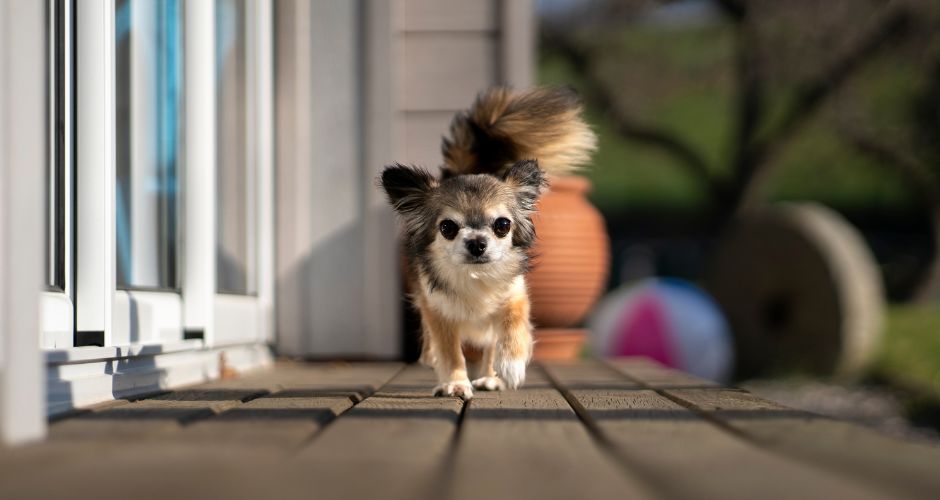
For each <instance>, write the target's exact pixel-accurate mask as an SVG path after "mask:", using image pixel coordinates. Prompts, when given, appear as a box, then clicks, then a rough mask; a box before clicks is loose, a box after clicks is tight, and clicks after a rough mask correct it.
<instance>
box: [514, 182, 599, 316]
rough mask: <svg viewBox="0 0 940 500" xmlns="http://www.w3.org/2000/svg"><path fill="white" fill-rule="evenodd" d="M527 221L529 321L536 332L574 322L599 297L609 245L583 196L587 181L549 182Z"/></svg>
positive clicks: (588, 186) (597, 215) (594, 209)
mask: <svg viewBox="0 0 940 500" xmlns="http://www.w3.org/2000/svg"><path fill="white" fill-rule="evenodd" d="M550 182H551V187H550V189H549V191H548V193H546V194H545V195H544V196H542V199H541V200H540V201H539V210H538V213H537V214H536V216H535V217H534V218H533V220H534V222H535V231H536V235H537V238H538V239H537V241H536V244H535V247H534V248H533V256H534V258H533V268H532V272H530V273H529V275H528V278H527V279H528V284H529V294H530V298H531V300H532V322H533V323H534V324H535V326H537V327H540V328H563V327H570V326H573V325H576V324H578V323H580V322H581V321H582V320H583V319H584V317H585V316H586V315H587V313H588V312H589V311H590V310H591V308H592V307H593V306H594V304H595V302H597V299H598V298H599V297H600V295H601V294H602V293H603V291H604V288H605V285H606V283H607V275H608V272H609V269H610V240H609V238H608V237H607V228H606V227H605V225H604V219H603V217H602V216H601V214H600V212H598V211H597V209H596V208H594V206H593V205H591V204H590V202H588V200H587V198H586V197H585V196H586V195H587V193H588V191H589V190H590V187H591V184H590V182H589V181H588V180H587V179H586V178H584V177H580V176H565V177H552V178H551V179H550Z"/></svg>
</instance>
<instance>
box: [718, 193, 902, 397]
mask: <svg viewBox="0 0 940 500" xmlns="http://www.w3.org/2000/svg"><path fill="white" fill-rule="evenodd" d="M706 288H707V289H708V290H709V292H710V293H711V294H712V295H713V296H714V298H715V300H716V301H717V302H718V304H719V305H720V306H721V308H722V309H723V311H724V313H725V315H726V316H727V319H728V323H729V325H730V326H731V330H732V332H733V333H734V338H735V345H736V351H737V360H738V362H737V370H736V371H737V376H738V377H739V378H740V377H753V376H759V375H770V374H779V373H790V372H806V373H813V374H835V375H840V376H853V375H858V374H859V373H860V372H861V371H862V370H863V369H864V368H865V367H866V366H867V365H868V363H869V362H870V361H871V360H872V357H873V355H874V354H875V350H876V348H877V345H878V340H879V338H880V334H881V327H882V322H883V315H884V299H883V297H884V294H883V290H882V283H881V277H880V275H879V272H878V269H877V266H876V264H875V260H874V258H873V257H872V255H871V252H870V251H869V249H868V246H867V245H866V244H865V241H864V240H863V239H862V237H861V235H860V234H859V232H858V231H857V230H856V229H855V228H854V227H852V226H851V225H850V224H849V223H848V222H847V221H846V220H845V219H844V218H843V217H842V216H841V215H839V214H837V213H836V212H834V211H833V210H831V209H829V208H827V207H824V206H822V205H818V204H814V203H792V204H782V205H778V206H775V207H772V208H768V209H765V210H762V211H760V212H758V213H754V214H750V215H747V216H745V217H742V218H741V219H740V220H738V221H737V222H736V223H735V224H734V226H733V227H732V228H731V230H730V231H729V232H728V233H727V234H726V235H724V236H723V237H722V239H721V241H720V242H719V244H718V245H717V248H716V250H715V254H714V256H713V258H712V260H711V263H710V265H709V269H708V272H707V276H706Z"/></svg>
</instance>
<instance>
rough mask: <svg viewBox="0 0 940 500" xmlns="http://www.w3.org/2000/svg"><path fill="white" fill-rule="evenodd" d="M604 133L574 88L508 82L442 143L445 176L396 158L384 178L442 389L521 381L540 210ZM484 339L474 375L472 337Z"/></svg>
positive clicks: (450, 392)
mask: <svg viewBox="0 0 940 500" xmlns="http://www.w3.org/2000/svg"><path fill="white" fill-rule="evenodd" d="M596 142H597V139H596V137H595V135H594V133H593V132H592V131H591V130H590V128H589V127H588V126H587V124H586V123H585V122H584V121H583V119H582V107H581V103H580V101H579V100H578V99H577V97H576V96H575V95H574V94H573V93H572V92H571V91H569V90H567V89H561V88H536V89H532V90H528V91H524V92H518V93H516V92H513V91H511V90H510V89H507V88H502V87H496V88H492V89H490V90H488V91H485V92H483V93H481V94H480V95H478V96H477V99H476V101H475V102H474V104H473V106H472V107H471V108H470V109H468V110H466V111H463V112H460V113H458V114H457V115H456V116H455V117H454V119H453V121H452V122H451V125H450V135H449V137H445V138H444V139H443V144H442V146H441V150H442V153H443V155H444V166H442V167H441V177H440V179H438V178H435V177H434V176H432V175H431V174H430V173H429V172H427V171H426V170H424V169H421V168H417V167H409V166H403V165H400V164H399V165H394V166H389V167H386V168H385V170H384V171H383V172H382V176H381V179H380V184H381V186H382V188H384V190H385V192H386V193H387V194H388V198H389V201H390V203H391V204H392V206H393V207H394V209H395V210H396V211H397V212H398V214H399V216H400V219H401V221H402V223H403V231H404V238H405V248H406V253H407V256H408V263H409V267H410V271H411V272H410V274H411V276H410V279H411V288H410V289H411V290H412V300H413V302H414V305H415V306H416V307H417V308H418V310H419V311H420V313H421V325H422V333H423V336H422V340H423V342H422V345H423V347H422V353H421V361H422V362H423V363H425V364H427V365H429V366H431V367H432V368H434V370H435V372H436V374H437V378H438V383H439V385H438V386H437V387H435V389H434V394H435V395H437V396H458V397H460V398H463V399H465V400H467V399H470V398H471V397H473V388H476V389H480V390H502V389H505V388H507V387H508V388H513V389H514V388H516V387H518V386H519V385H521V384H522V383H523V381H524V380H525V369H526V365H527V364H528V361H529V358H530V357H531V355H532V324H531V323H530V321H529V298H528V294H527V291H526V282H525V273H526V271H527V270H528V267H529V248H530V247H531V246H532V244H533V243H534V242H535V229H534V226H533V224H532V215H533V214H534V213H535V210H536V202H537V201H538V198H539V195H540V194H541V193H542V190H543V189H544V188H545V187H546V186H547V180H546V173H551V174H562V173H566V172H569V171H571V170H573V169H575V168H577V167H578V166H580V165H582V164H584V163H586V162H587V161H588V160H589V159H590V154H591V153H592V152H593V151H594V149H595V147H596ZM464 343H466V344H470V345H473V346H476V347H478V348H480V349H481V350H482V352H483V357H482V358H483V359H482V363H481V366H480V373H479V374H478V376H477V378H476V379H475V380H473V381H472V382H471V381H470V379H469V377H468V375H467V367H466V361H465V360H464V356H463V351H462V345H463V344H464Z"/></svg>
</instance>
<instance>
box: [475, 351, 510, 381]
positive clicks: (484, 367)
mask: <svg viewBox="0 0 940 500" xmlns="http://www.w3.org/2000/svg"><path fill="white" fill-rule="evenodd" d="M495 358H496V344H489V345H487V346H486V347H484V348H483V359H481V360H480V371H479V373H477V377H478V378H477V379H475V380H473V381H472V382H470V383H471V384H472V385H473V388H474V389H480V390H482V391H501V390H503V389H505V388H506V384H504V383H503V381H502V380H500V378H499V377H497V376H496V370H494V369H493V362H494V360H495Z"/></svg>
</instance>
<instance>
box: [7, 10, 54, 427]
mask: <svg viewBox="0 0 940 500" xmlns="http://www.w3.org/2000/svg"><path fill="white" fill-rule="evenodd" d="M46 33H47V31H46V3H45V2H37V1H35V0H4V1H3V2H0V61H3V64H2V65H0V441H3V442H6V443H21V442H26V441H31V440H35V439H39V438H41V437H42V436H43V435H44V433H45V427H46V420H45V391H44V384H43V371H42V367H43V363H42V358H41V355H40V351H39V294H40V285H41V283H43V274H44V273H42V271H41V270H42V265H43V262H44V261H45V259H44V258H43V256H44V255H45V252H44V251H43V249H44V245H43V240H44V238H43V233H44V228H45V227H46V226H45V223H44V219H45V217H44V213H45V210H44V207H43V200H44V199H45V197H44V196H42V193H43V184H44V183H43V174H44V172H45V169H44V168H43V166H44V165H46V164H47V163H46V162H47V143H46V138H47V128H46V93H45V89H46V84H47V78H48V75H47V67H46V61H47V59H46V47H47V45H46V43H47V40H46Z"/></svg>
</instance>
